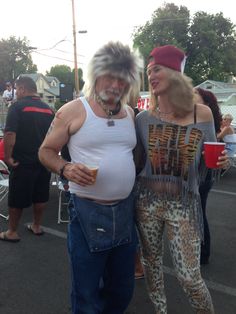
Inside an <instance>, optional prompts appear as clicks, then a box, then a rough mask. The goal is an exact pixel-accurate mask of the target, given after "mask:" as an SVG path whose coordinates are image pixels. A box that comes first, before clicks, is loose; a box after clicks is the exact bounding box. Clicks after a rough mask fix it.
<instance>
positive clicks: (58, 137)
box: [39, 100, 94, 186]
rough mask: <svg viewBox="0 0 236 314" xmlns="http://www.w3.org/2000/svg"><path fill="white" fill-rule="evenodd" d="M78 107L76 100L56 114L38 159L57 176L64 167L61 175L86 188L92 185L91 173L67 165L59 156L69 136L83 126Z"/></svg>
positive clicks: (82, 117)
mask: <svg viewBox="0 0 236 314" xmlns="http://www.w3.org/2000/svg"><path fill="white" fill-rule="evenodd" d="M80 105H81V104H80V102H79V101H78V100H77V101H73V102H71V103H68V104H67V105H66V106H63V108H61V109H60V110H59V111H58V112H57V114H56V116H55V118H54V120H53V122H52V125H51V127H50V128H49V130H48V134H47V135H46V137H45V139H44V141H43V143H42V145H41V147H40V149H39V159H40V161H41V163H42V164H43V165H44V166H45V167H46V168H48V169H49V170H51V171H52V172H55V173H57V174H61V169H62V168H63V167H64V166H65V165H66V166H65V167H64V168H63V175H64V176H65V177H66V178H67V179H68V180H69V181H73V182H75V183H77V184H79V185H82V186H86V185H90V184H93V183H94V179H93V176H92V174H91V171H90V170H89V169H88V168H87V167H86V166H85V165H83V164H80V163H68V162H67V161H66V160H64V159H62V158H61V157H60V155H59V152H60V151H61V149H62V147H63V146H64V145H65V144H67V143H68V141H69V138H70V136H71V135H72V134H74V133H75V132H77V131H78V130H79V129H80V127H81V126H82V125H83V122H84V120H85V117H86V114H85V110H84V108H83V106H82V107H81V106H80Z"/></svg>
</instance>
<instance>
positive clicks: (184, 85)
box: [149, 67, 194, 117]
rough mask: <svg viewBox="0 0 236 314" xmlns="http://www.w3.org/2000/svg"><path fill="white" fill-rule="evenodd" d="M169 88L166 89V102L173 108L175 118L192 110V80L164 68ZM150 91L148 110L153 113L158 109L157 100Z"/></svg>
mask: <svg viewBox="0 0 236 314" xmlns="http://www.w3.org/2000/svg"><path fill="white" fill-rule="evenodd" d="M165 71H166V73H167V74H168V78H169V82H170V86H169V89H168V92H167V93H168V100H169V102H170V103H171V104H172V106H173V108H174V115H175V116H176V117H183V116H185V115H186V114H188V113H189V112H191V111H192V110H193V107H194V93H193V85H192V80H191V79H190V78H189V77H188V76H186V75H185V74H182V73H180V72H178V71H174V70H172V69H169V68H166V67H165ZM149 90H150V110H151V111H155V110H156V109H157V107H158V98H157V96H156V95H154V94H153V93H152V91H151V87H150V86H149Z"/></svg>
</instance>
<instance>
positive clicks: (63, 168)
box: [59, 162, 70, 180]
mask: <svg viewBox="0 0 236 314" xmlns="http://www.w3.org/2000/svg"><path fill="white" fill-rule="evenodd" d="M68 164H70V162H66V163H65V164H64V165H63V166H62V167H61V169H60V170H59V176H60V177H61V178H62V179H64V180H66V178H65V177H64V175H63V172H64V170H65V167H66V166H67V165H68Z"/></svg>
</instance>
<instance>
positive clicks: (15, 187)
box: [0, 76, 54, 242]
mask: <svg viewBox="0 0 236 314" xmlns="http://www.w3.org/2000/svg"><path fill="white" fill-rule="evenodd" d="M16 96H17V101H16V102H15V103H14V104H12V105H11V107H10V108H9V110H8V114H7V119H6V126H5V130H4V153H5V157H4V158H5V162H6V163H7V165H8V167H9V168H10V176H9V194H8V205H9V225H8V230H7V231H3V232H1V233H0V240H2V241H8V242H19V241H20V237H19V235H18V232H17V228H18V224H19V221H20V218H21V215H22V211H23V209H24V208H26V207H29V206H31V204H32V203H33V222H32V224H30V225H28V226H27V230H29V231H30V232H31V233H32V234H34V235H42V234H43V233H44V232H43V230H42V228H41V226H40V224H41V221H42V216H43V211H44V209H45V206H46V202H47V201H48V199H49V184H50V176H51V174H50V172H48V170H47V169H46V168H45V167H43V166H42V164H41V163H40V162H39V159H38V149H39V147H40V145H41V144H42V141H43V139H44V137H45V135H46V133H47V131H48V128H49V126H50V124H51V122H52V120H53V117H54V114H53V111H52V110H51V109H50V107H49V106H48V105H47V104H46V103H44V102H42V101H41V100H40V98H39V96H38V95H37V87H36V84H35V82H34V81H33V80H32V79H31V78H29V77H27V76H25V77H20V78H18V79H17V80H16Z"/></svg>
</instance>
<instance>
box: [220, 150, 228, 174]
mask: <svg viewBox="0 0 236 314" xmlns="http://www.w3.org/2000/svg"><path fill="white" fill-rule="evenodd" d="M229 166H230V161H229V156H228V155H227V150H224V151H223V152H222V155H221V156H219V158H218V162H217V167H218V168H223V169H227V168H228V167H229Z"/></svg>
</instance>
